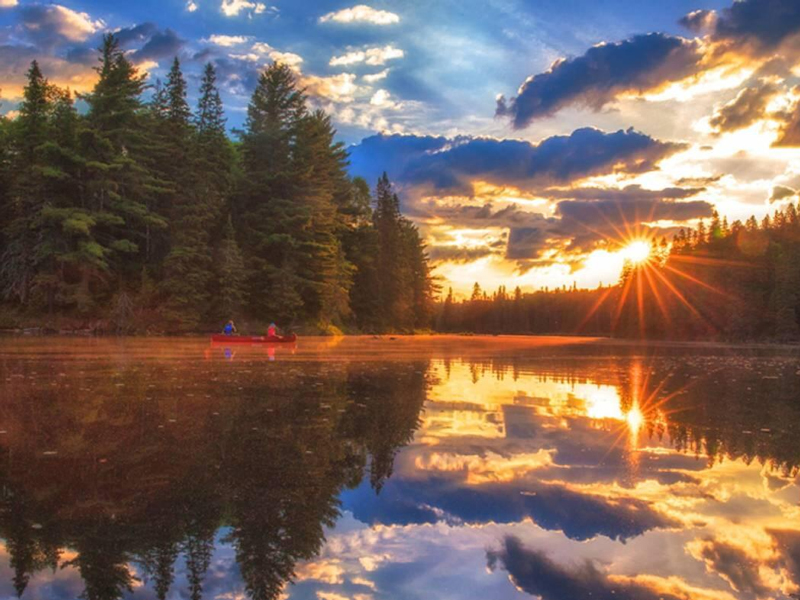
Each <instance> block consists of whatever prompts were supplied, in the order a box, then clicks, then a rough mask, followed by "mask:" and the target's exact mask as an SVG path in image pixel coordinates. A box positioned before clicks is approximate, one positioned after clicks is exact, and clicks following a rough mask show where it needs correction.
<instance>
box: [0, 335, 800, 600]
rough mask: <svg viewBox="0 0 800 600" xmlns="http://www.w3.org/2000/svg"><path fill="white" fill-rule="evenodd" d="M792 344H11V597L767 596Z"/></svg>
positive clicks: (799, 553)
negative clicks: (762, 346)
mask: <svg viewBox="0 0 800 600" xmlns="http://www.w3.org/2000/svg"><path fill="white" fill-rule="evenodd" d="M798 398H800V359H799V358H798V353H797V350H796V349H792V348H790V347H786V348H780V347H773V348H771V349H768V350H767V349H763V348H757V347H749V348H748V347H740V348H732V347H725V346H687V345H682V346H681V345H672V346H667V345H661V346H648V345H635V344H618V345H615V344H613V343H610V342H607V341H603V342H601V341H598V340H592V339H582V338H520V337H516V338H504V337H470V338H465V337H448V336H438V337H434V338H409V339H406V338H398V339H390V338H383V339H366V338H343V339H323V338H310V339H301V340H300V341H299V342H298V343H297V344H295V345H285V346H284V345H281V346H277V345H276V346H271V347H263V346H262V347H249V346H245V347H230V348H228V347H225V346H224V345H210V344H209V343H208V341H207V340H201V339H185V338H184V339H168V338H166V339H153V340H149V339H122V340H105V339H101V340H92V339H75V340H71V339H64V338H58V339H47V338H43V339H19V338H7V339H0V485H1V486H2V487H0V490H1V492H0V503H1V505H0V538H2V542H1V543H0V597H3V598H5V597H15V596H17V595H21V597H22V598H75V597H78V596H80V595H83V597H86V598H90V599H95V598H96V599H101V598H102V599H105V598H123V597H126V598H192V599H196V598H227V599H236V598H251V597H252V598H292V599H314V598H318V599H320V600H340V599H344V598H355V599H358V600H367V599H379V598H392V599H406V598H408V599H416V598H430V597H435V598H476V599H477V598H498V599H505V598H531V597H541V598H544V599H545V600H567V599H576V598H584V597H592V598H631V599H636V600H640V599H646V600H649V599H651V598H652V599H656V598H666V599H670V600H672V599H677V598H681V599H684V598H700V599H709V600H711V599H714V600H717V599H732V598H752V599H759V598H764V599H766V598H781V597H786V596H789V595H791V594H793V593H796V592H797V590H798V587H797V586H798V584H799V583H800V511H799V510H798V501H799V500H800V493H798V492H800V490H799V489H798V485H797V467H798V463H800V445H798V440H800V403H798V400H797V399H798Z"/></svg>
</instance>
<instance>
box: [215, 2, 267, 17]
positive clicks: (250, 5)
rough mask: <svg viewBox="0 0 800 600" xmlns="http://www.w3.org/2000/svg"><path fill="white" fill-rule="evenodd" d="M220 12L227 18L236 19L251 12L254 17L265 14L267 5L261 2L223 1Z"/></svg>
mask: <svg viewBox="0 0 800 600" xmlns="http://www.w3.org/2000/svg"><path fill="white" fill-rule="evenodd" d="M220 10H221V11H222V14H224V15H225V16H226V17H236V16H238V15H239V13H241V12H243V11H246V12H249V14H250V15H251V16H252V15H254V14H256V15H260V14H261V13H263V12H265V11H266V10H267V5H266V4H262V3H261V2H250V1H249V0H222V5H221V6H220Z"/></svg>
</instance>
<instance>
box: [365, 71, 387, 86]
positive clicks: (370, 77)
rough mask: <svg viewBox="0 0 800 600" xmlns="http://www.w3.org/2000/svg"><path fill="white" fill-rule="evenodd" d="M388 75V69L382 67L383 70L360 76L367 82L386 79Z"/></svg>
mask: <svg viewBox="0 0 800 600" xmlns="http://www.w3.org/2000/svg"><path fill="white" fill-rule="evenodd" d="M388 76H389V69H384V70H383V71H378V72H377V73H368V74H366V75H364V76H363V77H362V79H363V80H364V81H366V82H367V83H375V82H377V81H381V80H383V79H386V77H388Z"/></svg>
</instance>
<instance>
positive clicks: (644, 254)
mask: <svg viewBox="0 0 800 600" xmlns="http://www.w3.org/2000/svg"><path fill="white" fill-rule="evenodd" d="M650 250H651V248H650V243H649V242H646V241H645V240H636V241H633V242H630V243H629V244H628V245H627V246H625V247H624V248H623V249H622V251H621V254H622V256H623V257H624V258H625V260H629V261H630V262H632V263H633V264H635V265H639V264H642V263H644V262H647V261H648V260H649V259H650Z"/></svg>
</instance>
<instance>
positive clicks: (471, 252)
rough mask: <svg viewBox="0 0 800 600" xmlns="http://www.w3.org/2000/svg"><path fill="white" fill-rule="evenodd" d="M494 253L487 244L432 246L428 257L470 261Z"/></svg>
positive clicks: (438, 259)
mask: <svg viewBox="0 0 800 600" xmlns="http://www.w3.org/2000/svg"><path fill="white" fill-rule="evenodd" d="M491 254H493V252H492V249H491V248H489V247H487V246H481V247H477V248H464V247H461V246H431V247H430V248H429V249H428V258H429V259H430V260H432V261H433V262H455V263H470V262H473V261H476V260H478V259H479V258H484V257H485V256H489V255H491Z"/></svg>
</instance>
